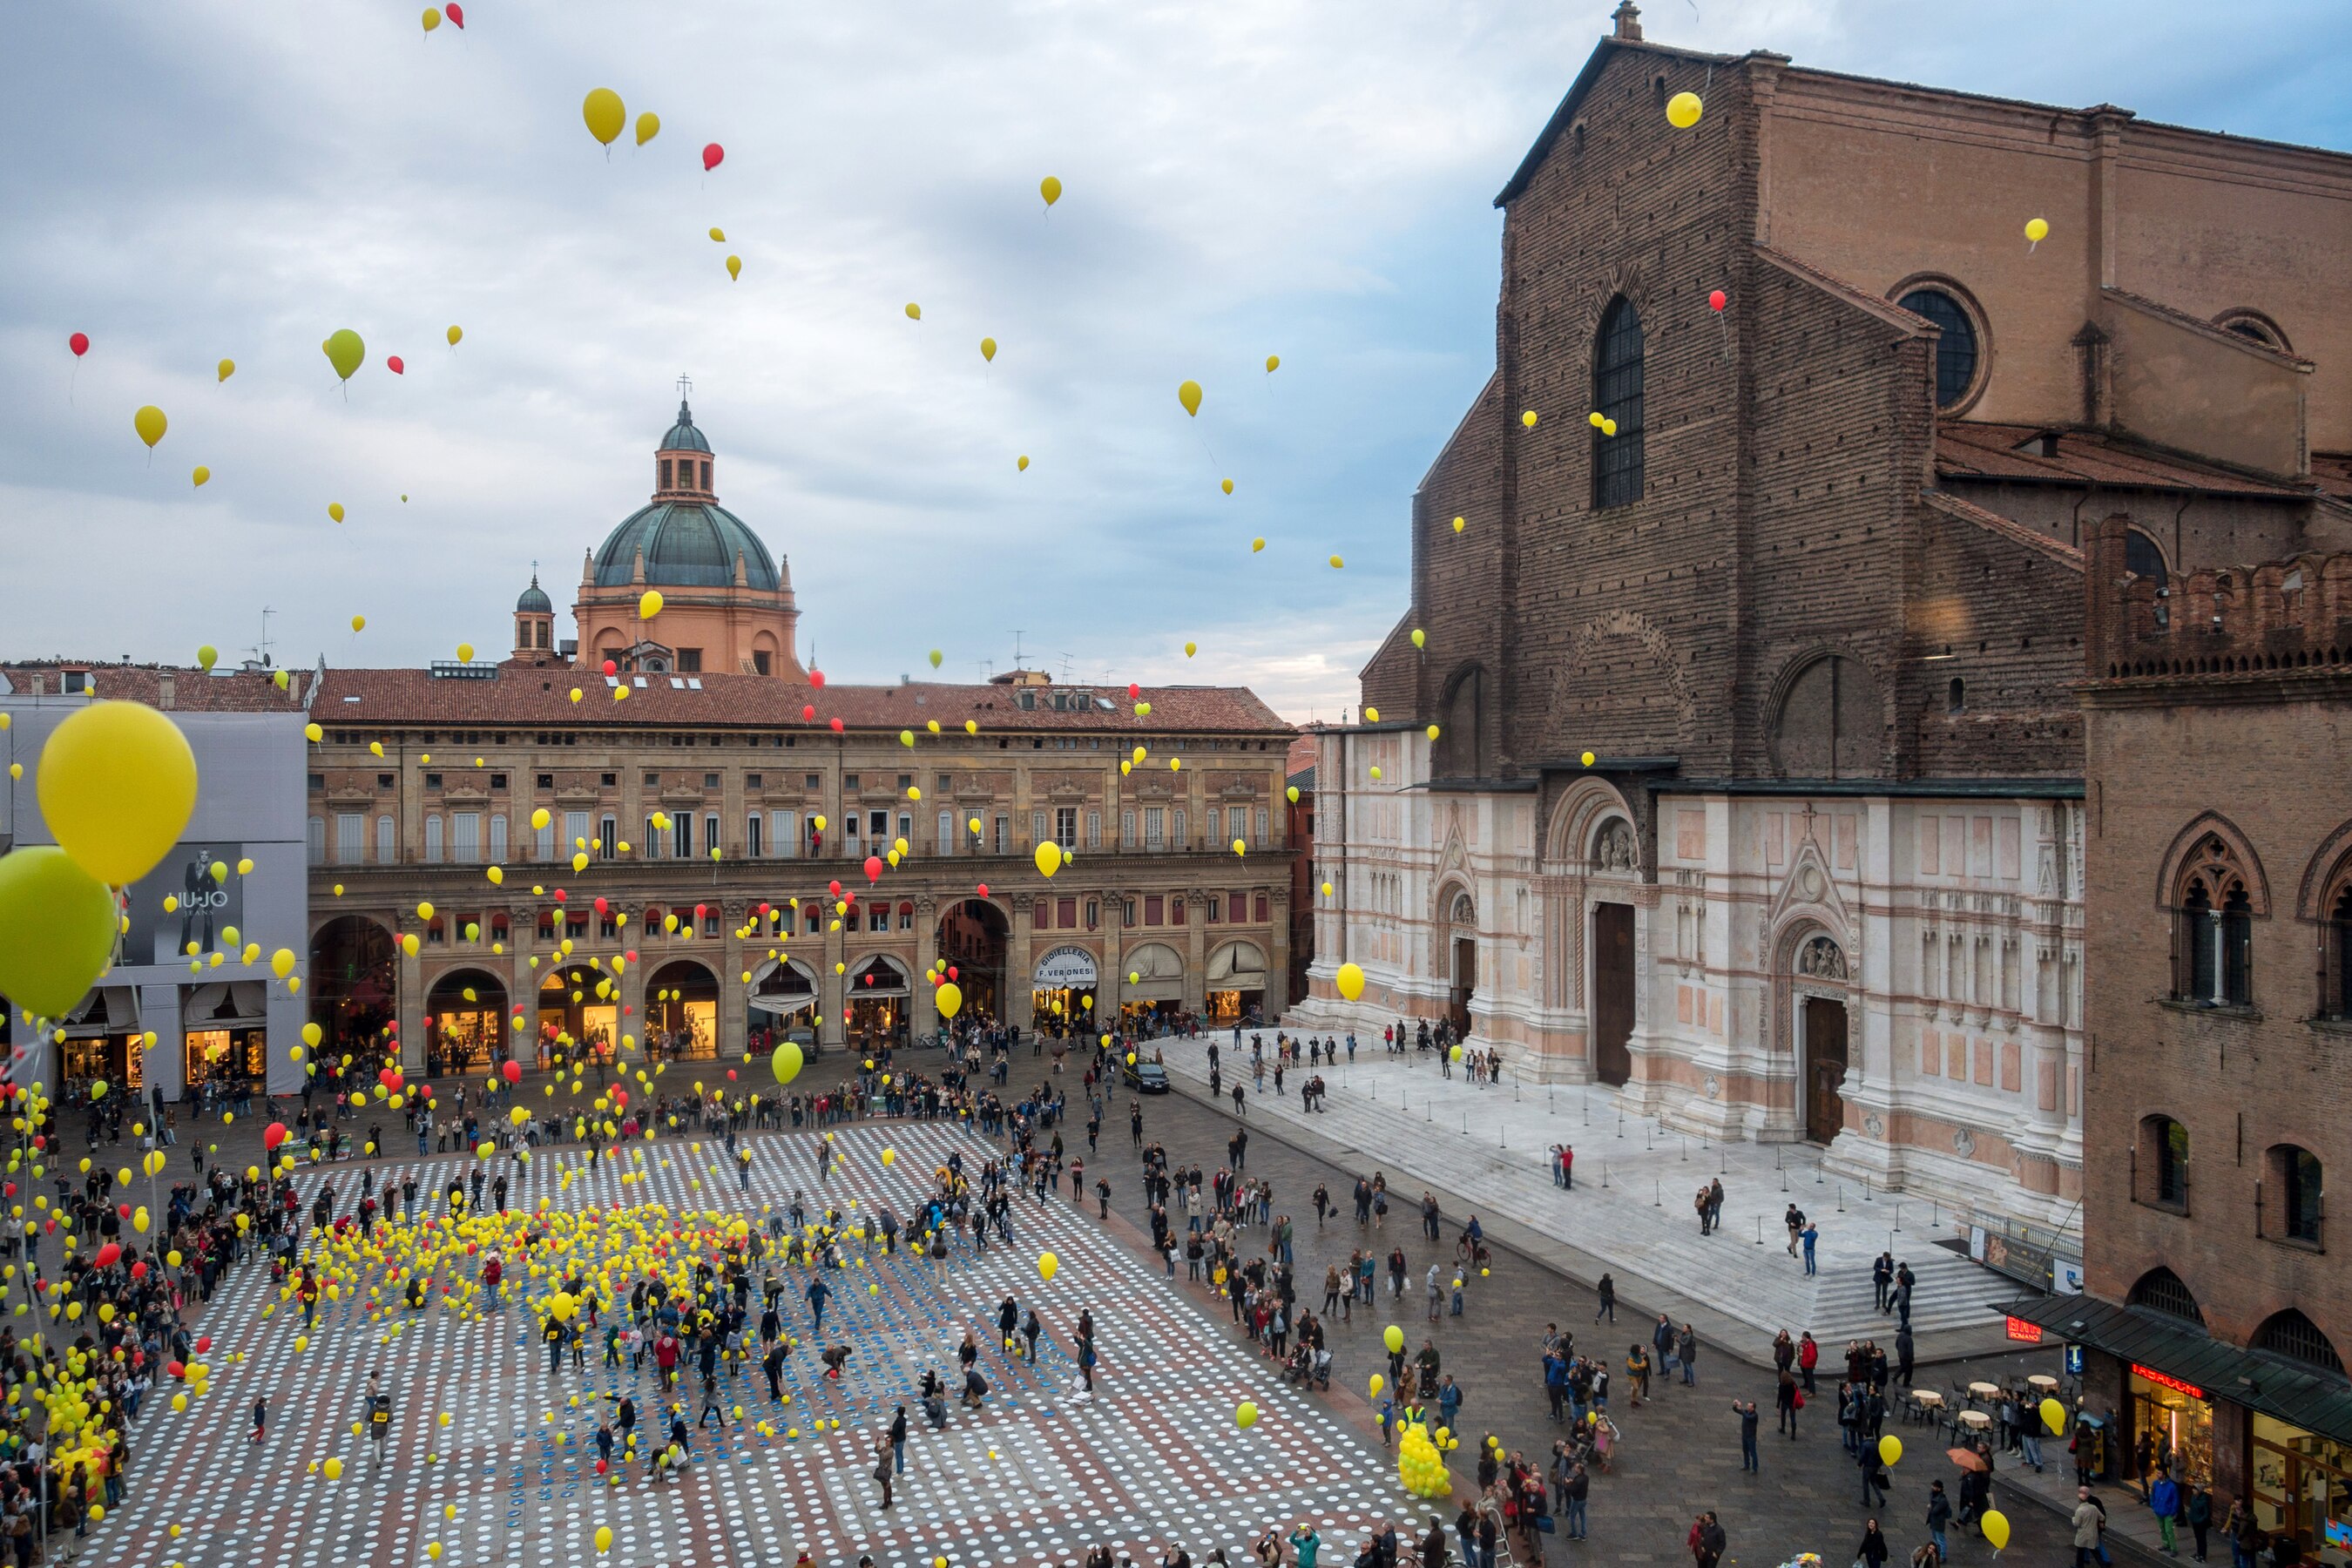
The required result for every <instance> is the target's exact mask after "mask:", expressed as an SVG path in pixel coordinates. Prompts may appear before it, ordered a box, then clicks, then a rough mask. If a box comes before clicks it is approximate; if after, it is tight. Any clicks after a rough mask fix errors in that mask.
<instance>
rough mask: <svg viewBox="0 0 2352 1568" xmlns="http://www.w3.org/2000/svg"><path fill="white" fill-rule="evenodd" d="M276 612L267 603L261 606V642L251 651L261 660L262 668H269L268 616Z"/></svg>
mask: <svg viewBox="0 0 2352 1568" xmlns="http://www.w3.org/2000/svg"><path fill="white" fill-rule="evenodd" d="M277 613H278V612H277V611H275V610H273V609H271V608H270V607H269V606H268V605H262V606H261V642H260V645H259V646H258V647H255V648H254V649H253V650H252V652H253V657H254V658H257V659H258V660H259V661H260V662H261V668H264V669H268V668H269V647H270V643H269V617H270V616H274V615H276V614H277Z"/></svg>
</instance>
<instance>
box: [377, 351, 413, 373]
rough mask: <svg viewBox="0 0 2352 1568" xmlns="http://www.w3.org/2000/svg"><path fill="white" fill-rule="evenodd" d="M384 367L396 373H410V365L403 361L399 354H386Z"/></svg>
mask: <svg viewBox="0 0 2352 1568" xmlns="http://www.w3.org/2000/svg"><path fill="white" fill-rule="evenodd" d="M383 367H384V369H386V370H388V371H390V372H392V374H394V375H406V374H408V367H407V366H406V365H404V364H403V363H401V362H400V356H399V355H398V354H386V355H385V356H384V361H383Z"/></svg>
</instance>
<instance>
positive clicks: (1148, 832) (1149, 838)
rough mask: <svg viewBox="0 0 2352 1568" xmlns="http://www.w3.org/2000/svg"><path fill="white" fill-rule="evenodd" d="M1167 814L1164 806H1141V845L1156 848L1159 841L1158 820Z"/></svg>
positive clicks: (1158, 845)
mask: <svg viewBox="0 0 2352 1568" xmlns="http://www.w3.org/2000/svg"><path fill="white" fill-rule="evenodd" d="M1165 816H1167V811H1166V809H1165V808H1164V807H1161V806H1157V805H1147V806H1145V807H1144V808H1143V847H1145V848H1146V849H1158V848H1159V847H1160V837H1161V835H1160V821H1161V819H1162V818H1163V817H1165Z"/></svg>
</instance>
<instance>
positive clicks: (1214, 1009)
mask: <svg viewBox="0 0 2352 1568" xmlns="http://www.w3.org/2000/svg"><path fill="white" fill-rule="evenodd" d="M1208 1004H1209V1018H1210V1021H1211V1022H1213V1023H1215V1024H1219V1025H1223V1026H1226V1027H1231V1026H1233V1025H1235V1024H1238V1023H1241V1022H1243V1021H1244V1020H1245V1019H1247V1018H1249V1017H1251V1016H1254V1015H1255V1014H1256V1013H1257V1012H1258V1011H1259V1009H1261V1008H1263V1007H1264V1006H1265V949H1264V948H1262V947H1260V946H1258V944H1257V943H1255V942H1227V943H1225V945H1224V946H1223V947H1221V948H1219V949H1217V950H1216V951H1215V952H1212V953H1211V954H1209V978H1208Z"/></svg>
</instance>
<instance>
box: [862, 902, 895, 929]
mask: <svg viewBox="0 0 2352 1568" xmlns="http://www.w3.org/2000/svg"><path fill="white" fill-rule="evenodd" d="M889 929H890V906H889V905H887V904H868V905H866V930H867V931H888V930H889Z"/></svg>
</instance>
